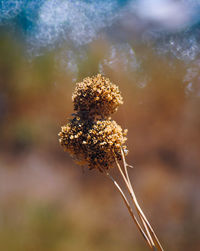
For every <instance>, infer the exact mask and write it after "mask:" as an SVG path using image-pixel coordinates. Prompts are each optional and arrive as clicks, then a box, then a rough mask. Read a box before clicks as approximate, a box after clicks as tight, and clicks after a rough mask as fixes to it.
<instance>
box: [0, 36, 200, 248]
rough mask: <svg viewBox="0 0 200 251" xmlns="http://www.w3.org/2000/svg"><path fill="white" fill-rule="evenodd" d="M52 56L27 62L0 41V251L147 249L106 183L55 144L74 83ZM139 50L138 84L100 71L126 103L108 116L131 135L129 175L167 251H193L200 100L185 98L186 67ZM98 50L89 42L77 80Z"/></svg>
mask: <svg viewBox="0 0 200 251" xmlns="http://www.w3.org/2000/svg"><path fill="white" fill-rule="evenodd" d="M101 52H102V53H101ZM56 53H57V52H53V53H46V54H44V55H43V56H40V57H37V58H36V59H34V60H33V61H32V62H27V59H26V57H25V56H24V55H23V48H22V47H20V45H18V44H16V43H14V42H13V41H12V39H9V38H7V37H5V39H2V40H1V42H0V137H1V145H0V250H5V251H18V250H19V251H35V250H37V251H40V250H41V251H45V250H52V251H57V250H59V251H62V250H63V251H64V250H70V251H71V250H72V251H76V250H82V251H84V250H85V251H88V250H93V251H98V250H105V251H107V250H109V251H112V250H113V251H122V250H127V251H128V250H136V251H140V250H141V251H142V250H148V247H147V246H146V244H145V243H144V242H143V239H142V237H141V236H140V234H139V233H138V232H137V229H136V227H135V226H134V224H133V222H131V220H130V218H129V215H128V212H127V211H126V208H125V207H124V205H123V203H122V201H121V198H120V197H119V195H118V194H117V192H116V191H115V189H114V187H113V185H112V183H111V182H110V181H109V180H107V179H106V178H105V177H104V176H102V175H101V174H100V173H98V172H97V171H88V170H87V168H86V169H81V168H80V167H78V166H76V164H75V163H74V162H73V161H72V160H71V158H70V157H69V156H68V154H66V153H63V151H62V149H61V147H60V146H59V144H58V137H57V134H58V132H59V130H60V126H61V125H63V124H64V123H65V122H66V121H67V118H68V117H70V114H71V113H72V112H73V110H72V102H71V93H72V90H73V88H74V83H73V81H72V76H70V74H67V73H66V72H64V71H63V70H62V69H60V68H59V67H58V65H55V61H54V57H55V54H56ZM136 53H137V54H138V55H141V54H142V53H144V51H143V50H142V49H141V48H137V49H136ZM145 53H147V54H148V61H146V65H143V67H144V72H145V74H148V76H149V79H148V83H147V85H146V86H145V87H144V88H141V86H139V85H137V84H136V81H137V80H138V79H139V78H140V77H141V76H140V75H142V73H139V74H137V73H130V72H129V73H128V72H126V73H124V72H123V71H121V70H120V69H122V67H121V65H117V64H116V65H115V68H114V69H112V70H111V69H109V68H107V69H105V71H106V75H107V76H108V77H110V79H111V80H112V81H113V82H114V83H116V84H118V85H119V86H120V90H121V91H122V95H123V97H124V105H123V106H122V107H121V108H120V109H119V111H118V112H117V114H116V115H114V116H113V117H114V118H115V119H116V120H117V121H118V123H120V124H121V125H122V126H123V128H128V130H129V133H128V146H129V150H130V153H129V156H128V162H129V163H130V164H133V165H134V166H135V168H134V169H133V170H130V172H131V178H132V181H133V184H134V187H135V191H136V194H137V195H138V198H139V201H140V203H141V205H142V208H143V209H144V212H145V213H146V214H147V216H148V218H149V219H150V222H151V223H152V225H153V226H154V228H155V231H156V232H157V233H158V236H159V238H160V239H161V242H162V243H163V246H164V247H165V250H171V251H179V250H180V251H186V250H192V251H197V250H199V249H200V240H199V234H200V228H199V222H200V214H199V211H200V199H199V188H200V185H199V177H200V175H199V174H200V171H199V166H200V154H199V150H200V130H199V129H200V109H199V107H200V99H199V97H197V96H195V95H193V94H194V93H191V94H189V95H188V94H187V93H186V92H185V86H184V84H183V83H182V79H183V72H184V67H185V66H184V65H182V64H181V63H180V62H178V61H177V62H175V61H174V62H173V63H174V67H171V66H170V64H169V61H168V59H167V58H161V57H159V58H158V56H156V55H155V54H154V53H153V52H152V51H151V50H150V48H147V49H146V51H145ZM105 54H106V43H102V45H99V43H94V44H93V45H92V46H91V48H89V50H88V56H89V60H88V61H87V62H86V63H85V64H83V65H80V74H79V76H78V79H82V78H83V77H86V76H88V75H92V74H96V73H97V72H98V63H99V61H100V60H101V57H102V56H103V55H105Z"/></svg>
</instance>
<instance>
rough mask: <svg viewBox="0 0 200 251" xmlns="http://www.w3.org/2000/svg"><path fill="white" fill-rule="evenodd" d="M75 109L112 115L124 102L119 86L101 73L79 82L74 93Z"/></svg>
mask: <svg viewBox="0 0 200 251" xmlns="http://www.w3.org/2000/svg"><path fill="white" fill-rule="evenodd" d="M72 101H73V103H74V110H75V111H77V112H80V111H86V112H89V115H90V116H92V115H93V114H94V115H100V116H102V117H107V116H110V115H111V114H112V113H114V112H116V111H117V109H118V106H119V105H120V104H123V100H122V96H121V94H120V91H119V88H118V86H116V85H115V84H113V83H111V82H110V80H109V79H108V78H105V77H103V76H102V75H101V74H98V75H97V76H93V77H91V78H90V77H88V78H85V79H83V81H82V82H80V83H77V85H76V88H75V91H74V93H73V95H72Z"/></svg>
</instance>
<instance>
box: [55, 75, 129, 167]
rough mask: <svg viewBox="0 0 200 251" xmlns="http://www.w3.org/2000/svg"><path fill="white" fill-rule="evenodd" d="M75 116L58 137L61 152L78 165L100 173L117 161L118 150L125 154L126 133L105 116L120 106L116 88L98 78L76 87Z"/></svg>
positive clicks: (89, 79) (84, 81)
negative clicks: (69, 156) (67, 153)
mask: <svg viewBox="0 0 200 251" xmlns="http://www.w3.org/2000/svg"><path fill="white" fill-rule="evenodd" d="M72 99H73V102H74V109H75V111H76V113H75V114H74V118H73V119H71V120H70V121H69V122H68V123H67V124H66V125H65V126H62V128H61V132H60V133H59V141H60V144H61V146H62V147H63V149H64V151H67V152H69V153H70V154H71V155H72V156H73V157H74V159H75V160H76V161H77V162H78V163H79V164H81V165H85V164H87V165H88V166H89V168H90V169H93V168H97V169H99V170H100V171H102V170H103V169H108V168H109V167H112V166H113V163H114V162H115V160H116V159H118V160H120V159H121V158H122V156H121V150H123V151H124V153H125V154H127V152H128V150H127V149H126V145H125V142H126V140H127V138H126V134H127V130H122V128H121V126H120V125H118V124H117V123H116V122H115V121H114V120H111V118H110V117H108V115H110V114H112V113H113V112H115V111H116V110H117V108H118V106H119V104H121V103H122V97H121V94H120V92H119V89H118V87H117V86H116V85H114V84H112V83H111V82H110V80H109V79H107V78H105V77H103V76H101V75H100V74H98V75H97V76H94V77H91V78H85V79H84V80H83V82H81V83H78V84H77V85H76V88H75V91H74V93H73V96H72Z"/></svg>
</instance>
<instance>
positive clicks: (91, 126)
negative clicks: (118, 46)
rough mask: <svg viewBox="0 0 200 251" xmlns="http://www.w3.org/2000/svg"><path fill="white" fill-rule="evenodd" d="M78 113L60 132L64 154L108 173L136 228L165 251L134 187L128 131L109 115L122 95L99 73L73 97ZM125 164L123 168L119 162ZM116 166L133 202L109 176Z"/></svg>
mask: <svg viewBox="0 0 200 251" xmlns="http://www.w3.org/2000/svg"><path fill="white" fill-rule="evenodd" d="M72 101H73V103H74V110H75V112H76V113H75V114H73V116H74V118H73V119H71V120H70V121H69V122H68V123H67V124H66V125H65V126H63V127H62V128H61V132H60V133H59V141H60V144H61V146H62V147H63V149H64V151H67V152H69V153H70V154H71V155H72V157H73V158H74V159H75V160H76V162H77V163H78V164H80V165H85V164H86V165H87V166H88V167H89V169H94V168H96V169H98V170H99V171H100V172H101V173H103V174H105V175H106V177H108V178H109V179H110V180H112V182H113V183H114V185H115V187H116V188H117V190H118V191H119V193H120V195H121V196H122V199H123V201H124V203H125V205H126V207H127V209H128V211H129V213H130V215H131V217H132V219H133V221H134V222H135V224H136V226H137V228H138V229H139V231H140V232H141V234H142V236H143V237H144V239H145V241H146V242H147V244H148V245H149V247H150V248H151V249H152V250H154V251H155V250H159V251H163V248H162V246H161V244H160V242H159V240H158V238H157V236H156V234H155V232H154V231H153V228H152V227H151V225H150V223H149V222H148V220H147V218H146V216H145V215H144V213H143V211H142V209H141V207H140V206H139V203H138V201H137V198H136V196H135V192H134V189H133V186H132V184H131V181H130V178H129V174H128V168H129V167H131V166H130V165H128V164H127V162H126V159H125V156H126V155H127V154H128V150H127V146H126V145H125V142H126V140H127V138H126V134H127V130H126V129H125V130H122V128H121V126H120V125H118V124H117V123H116V121H114V120H112V119H111V118H110V117H109V116H110V115H111V114H112V113H114V112H116V111H117V109H118V106H119V105H120V104H123V100H122V96H121V93H120V91H119V89H118V87H117V86H116V85H114V84H113V83H111V82H110V80H109V79H108V78H105V77H103V76H102V75H100V74H98V75H97V76H94V77H91V78H90V77H88V78H85V79H84V80H83V82H81V83H78V84H77V85H76V88H75V91H74V93H73V95H72ZM119 161H122V166H121V165H120V162H119ZM114 166H116V167H117V169H118V171H119V173H120V175H121V177H122V179H123V181H124V184H125V186H126V188H127V190H128V192H129V194H130V200H131V202H132V204H133V206H134V207H135V211H136V214H135V213H134V211H133V210H132V207H131V203H130V202H129V200H128V199H127V197H126V196H125V193H124V192H123V190H122V188H121V187H120V186H119V184H118V183H117V181H116V180H115V179H114V178H113V177H112V176H111V175H110V172H109V169H110V168H112V167H114Z"/></svg>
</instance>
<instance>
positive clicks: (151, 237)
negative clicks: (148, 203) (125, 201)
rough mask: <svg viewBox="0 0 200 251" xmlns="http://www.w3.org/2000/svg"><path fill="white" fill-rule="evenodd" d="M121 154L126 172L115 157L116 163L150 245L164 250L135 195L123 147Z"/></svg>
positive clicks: (161, 250)
mask: <svg viewBox="0 0 200 251" xmlns="http://www.w3.org/2000/svg"><path fill="white" fill-rule="evenodd" d="M121 155H122V160H123V167H124V172H123V170H122V168H121V166H120V164H119V162H118V161H117V159H116V158H115V162H116V165H117V167H118V170H119V172H120V174H121V176H122V178H123V180H124V182H125V185H126V187H127V189H128V192H129V194H130V196H131V198H132V201H133V204H134V206H135V209H136V211H137V214H138V216H139V218H140V220H141V222H142V224H143V227H144V230H143V231H144V232H145V233H146V236H147V237H148V242H149V243H150V246H151V248H152V249H153V250H157V249H158V250H159V251H164V250H163V248H162V246H161V244H160V242H159V240H158V238H157V236H156V234H155V232H154V230H153V228H152V227H151V225H150V223H149V222H148V220H147V218H146V216H145V215H144V213H143V211H142V209H141V207H140V205H139V203H138V201H137V198H136V195H135V192H134V190H133V186H132V184H131V182H130V178H129V175H128V170H127V166H129V165H128V164H127V163H126V160H125V155H124V152H123V150H122V149H121Z"/></svg>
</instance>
